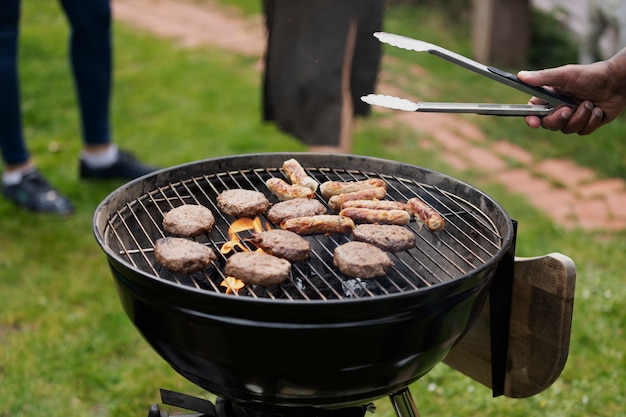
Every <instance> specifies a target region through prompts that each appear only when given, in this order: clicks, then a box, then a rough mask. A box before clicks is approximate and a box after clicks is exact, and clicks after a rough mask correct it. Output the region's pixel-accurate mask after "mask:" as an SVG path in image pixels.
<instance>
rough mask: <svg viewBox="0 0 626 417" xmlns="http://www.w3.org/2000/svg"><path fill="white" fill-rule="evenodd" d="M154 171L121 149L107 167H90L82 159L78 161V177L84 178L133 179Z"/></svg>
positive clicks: (154, 169)
mask: <svg viewBox="0 0 626 417" xmlns="http://www.w3.org/2000/svg"><path fill="white" fill-rule="evenodd" d="M154 171H156V168H154V167H150V166H147V165H143V164H142V163H140V162H139V161H137V159H136V158H135V157H134V156H133V155H132V154H131V153H129V152H126V151H122V150H120V151H119V156H118V159H117V161H116V162H115V163H114V164H113V165H111V166H108V167H104V168H90V167H88V166H87V164H85V162H84V161H80V177H81V178H84V179H99V180H108V179H122V180H134V179H135V178H138V177H141V176H142V175H146V174H150V173H151V172H154Z"/></svg>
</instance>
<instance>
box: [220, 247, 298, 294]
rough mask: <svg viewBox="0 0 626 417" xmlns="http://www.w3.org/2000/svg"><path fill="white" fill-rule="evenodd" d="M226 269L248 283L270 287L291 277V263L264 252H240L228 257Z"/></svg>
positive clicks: (229, 273) (228, 272)
mask: <svg viewBox="0 0 626 417" xmlns="http://www.w3.org/2000/svg"><path fill="white" fill-rule="evenodd" d="M224 271H225V272H226V274H227V275H230V276H233V277H235V278H237V279H240V280H241V281H243V282H245V283H246V284H248V285H260V286H262V287H270V286H272V285H276V284H280V283H281V282H283V281H284V280H286V279H287V278H288V277H289V273H290V272H291V263H290V262H289V261H288V260H286V259H282V258H279V257H277V256H274V255H269V254H267V253H263V252H238V253H235V254H234V255H232V256H231V257H230V258H228V260H227V261H226V267H225V269H224Z"/></svg>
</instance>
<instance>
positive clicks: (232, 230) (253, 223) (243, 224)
mask: <svg viewBox="0 0 626 417" xmlns="http://www.w3.org/2000/svg"><path fill="white" fill-rule="evenodd" d="M266 228H267V230H269V229H270V228H271V227H270V226H269V225H268V226H266ZM244 230H254V231H255V232H257V233H258V232H262V231H263V230H264V229H263V223H262V222H261V218H260V217H255V218H254V219H250V218H248V217H242V218H240V219H237V220H235V221H234V222H232V223H231V225H230V227H229V228H228V242H225V243H224V244H223V245H222V247H221V248H220V252H221V253H222V254H224V255H226V254H228V253H230V252H232V251H233V250H234V249H235V248H239V249H241V250H242V251H244V252H248V248H246V247H245V246H244V245H243V244H242V243H241V239H240V238H239V236H237V233H239V232H243V231H244ZM257 251H262V250H261V248H259V249H257ZM220 285H221V286H222V287H226V294H230V293H232V292H235V293H237V292H239V290H240V289H242V288H243V287H244V286H245V284H244V283H243V281H241V280H240V279H238V278H235V277H226V278H225V279H224V281H222V283H221V284H220Z"/></svg>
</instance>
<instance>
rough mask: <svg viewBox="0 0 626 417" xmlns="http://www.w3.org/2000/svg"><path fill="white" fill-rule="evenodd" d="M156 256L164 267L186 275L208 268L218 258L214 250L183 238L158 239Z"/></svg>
mask: <svg viewBox="0 0 626 417" xmlns="http://www.w3.org/2000/svg"><path fill="white" fill-rule="evenodd" d="M154 255H155V256H156V260H157V262H158V263H159V264H161V265H162V266H163V267H165V268H167V269H169V270H170V271H174V272H184V273H192V272H196V271H200V270H202V269H205V268H208V267H209V266H210V265H211V262H212V261H214V260H215V259H216V258H217V257H216V255H215V252H214V251H213V249H211V248H209V247H207V246H204V245H202V244H200V243H198V242H195V241H193V240H188V239H184V238H182V237H165V238H161V239H158V240H157V241H156V243H155V245H154Z"/></svg>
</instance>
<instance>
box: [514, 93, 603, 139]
mask: <svg viewBox="0 0 626 417" xmlns="http://www.w3.org/2000/svg"><path fill="white" fill-rule="evenodd" d="M603 118H604V112H603V111H602V109H600V108H599V107H594V105H593V103H591V102H590V101H585V102H583V103H581V104H580V105H579V106H578V107H577V108H576V111H573V110H572V109H571V108H570V107H567V106H564V107H561V108H560V109H557V110H556V111H555V112H554V113H552V114H551V115H548V116H544V117H542V118H539V117H537V116H526V117H525V118H524V120H525V121H526V124H527V125H528V126H529V127H531V128H533V129H537V128H539V127H543V128H545V129H548V130H553V131H558V130H560V131H561V132H563V133H565V134H571V133H577V134H579V135H588V134H590V133H592V132H593V131H595V130H596V129H597V128H599V127H600V126H601V125H602V120H603Z"/></svg>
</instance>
